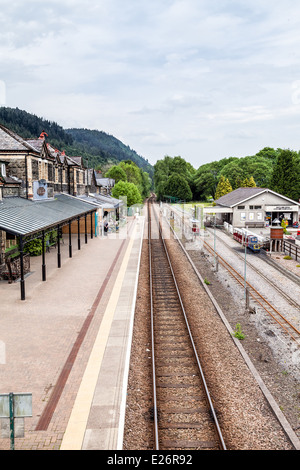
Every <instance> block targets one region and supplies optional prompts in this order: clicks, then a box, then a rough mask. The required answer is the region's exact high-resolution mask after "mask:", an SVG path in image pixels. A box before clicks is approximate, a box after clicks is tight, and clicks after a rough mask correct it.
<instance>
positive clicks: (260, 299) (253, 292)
mask: <svg viewBox="0 0 300 470" xmlns="http://www.w3.org/2000/svg"><path fill="white" fill-rule="evenodd" d="M204 247H205V248H206V249H207V251H208V252H210V253H211V254H212V255H215V254H216V255H217V256H218V260H219V263H220V264H221V265H222V266H223V267H224V268H225V269H226V270H227V271H228V273H229V274H230V275H231V276H232V277H233V278H234V279H235V280H236V281H237V282H238V283H239V284H240V285H241V286H242V287H245V284H246V286H247V288H248V292H249V295H250V296H251V297H252V299H253V300H254V301H255V302H256V303H257V304H259V305H260V306H261V307H262V308H263V309H264V310H265V311H266V312H267V313H268V315H269V316H270V317H271V318H272V319H273V320H274V321H275V322H276V323H277V324H278V325H279V326H280V327H281V329H282V330H284V331H285V333H286V334H287V335H288V336H289V338H290V339H292V340H293V341H295V342H296V344H297V345H298V346H300V331H299V330H298V329H297V328H296V327H295V326H294V325H293V324H292V323H291V322H290V321H289V320H288V319H287V318H286V317H285V316H284V315H283V314H282V313H280V312H279V311H278V310H277V309H276V308H275V307H274V306H273V305H272V304H271V303H270V302H269V301H268V300H267V299H266V298H265V297H264V296H263V295H262V294H260V293H259V292H258V291H257V289H255V288H254V287H253V286H252V285H251V284H250V283H249V282H248V281H246V282H245V279H244V277H243V276H242V275H241V274H240V273H239V272H238V271H237V270H236V269H234V268H233V267H232V266H231V265H230V264H229V263H228V262H227V261H226V260H225V259H224V258H223V257H222V256H221V255H220V254H219V253H217V252H215V250H214V249H213V248H212V247H211V246H210V245H209V243H208V242H207V241H204ZM297 308H299V306H298V304H297Z"/></svg>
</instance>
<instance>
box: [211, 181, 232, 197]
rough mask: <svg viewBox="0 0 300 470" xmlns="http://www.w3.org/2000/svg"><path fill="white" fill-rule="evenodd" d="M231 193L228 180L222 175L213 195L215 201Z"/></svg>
mask: <svg viewBox="0 0 300 470" xmlns="http://www.w3.org/2000/svg"><path fill="white" fill-rule="evenodd" d="M231 191H232V186H231V184H230V183H229V180H228V178H226V179H225V177H224V176H223V175H221V177H220V180H219V183H218V186H217V189H216V193H215V200H216V199H219V198H220V197H222V196H225V194H228V193H230V192H231Z"/></svg>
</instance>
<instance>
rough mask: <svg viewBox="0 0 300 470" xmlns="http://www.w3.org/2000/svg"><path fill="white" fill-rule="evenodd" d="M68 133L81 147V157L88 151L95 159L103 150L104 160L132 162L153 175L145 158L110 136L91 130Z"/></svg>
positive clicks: (72, 130)
mask: <svg viewBox="0 0 300 470" xmlns="http://www.w3.org/2000/svg"><path fill="white" fill-rule="evenodd" d="M66 133H67V134H68V135H70V136H71V137H72V138H73V142H74V143H75V144H76V146H77V147H78V146H80V148H81V149H82V152H81V155H83V152H84V150H85V149H86V150H87V151H88V152H89V154H90V155H91V156H92V158H93V159H94V158H95V157H97V155H99V150H101V152H102V156H103V157H104V158H105V157H107V158H108V159H109V158H110V157H111V156H112V157H113V158H114V159H115V160H117V161H118V162H120V161H122V160H132V161H133V162H134V163H136V164H137V165H138V166H139V167H140V168H143V170H144V171H146V172H147V173H149V174H150V176H152V175H153V167H152V166H151V165H150V163H149V162H148V161H147V160H146V159H145V158H143V157H141V156H140V155H138V154H137V153H136V152H135V150H132V149H131V148H130V147H129V146H128V145H125V144H123V143H122V142H121V141H120V140H118V139H117V138H116V137H114V136H112V135H110V134H106V133H105V132H103V131H98V130H90V129H66ZM83 156H84V155H83Z"/></svg>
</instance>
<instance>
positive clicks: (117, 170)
mask: <svg viewBox="0 0 300 470" xmlns="http://www.w3.org/2000/svg"><path fill="white" fill-rule="evenodd" d="M105 176H106V178H112V179H113V180H115V183H118V182H119V181H127V176H126V173H125V171H124V170H123V168H121V166H119V165H113V166H112V167H111V168H110V169H109V170H108V171H107V172H106V173H105Z"/></svg>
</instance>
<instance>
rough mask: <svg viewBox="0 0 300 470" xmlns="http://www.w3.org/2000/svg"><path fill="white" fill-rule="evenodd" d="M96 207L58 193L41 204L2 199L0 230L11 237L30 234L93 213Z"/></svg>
mask: <svg viewBox="0 0 300 470" xmlns="http://www.w3.org/2000/svg"><path fill="white" fill-rule="evenodd" d="M97 207H98V206H97V205H94V204H90V203H87V202H84V201H82V200H80V199H78V198H76V197H72V196H69V195H66V194H58V195H56V196H55V198H54V199H51V200H50V199H49V200H45V201H31V200H28V199H24V198H19V197H8V198H3V199H2V201H0V230H4V231H5V232H9V233H12V234H15V235H30V234H33V233H35V232H39V231H41V230H47V229H49V228H51V227H54V226H56V225H58V224H62V223H66V222H67V221H68V220H70V219H72V218H76V217H78V216H82V215H84V214H86V213H89V212H92V211H95V210H96V209H97Z"/></svg>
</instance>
